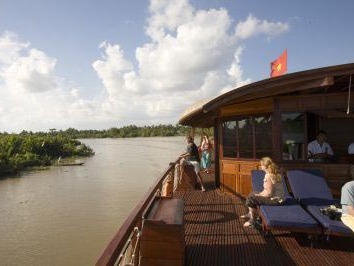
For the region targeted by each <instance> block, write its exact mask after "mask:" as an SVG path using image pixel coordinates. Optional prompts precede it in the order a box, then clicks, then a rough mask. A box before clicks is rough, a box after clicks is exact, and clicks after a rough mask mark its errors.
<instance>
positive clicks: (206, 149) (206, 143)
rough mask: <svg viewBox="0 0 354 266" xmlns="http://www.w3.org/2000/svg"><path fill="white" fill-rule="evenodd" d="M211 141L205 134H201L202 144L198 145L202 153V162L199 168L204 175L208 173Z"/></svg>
mask: <svg viewBox="0 0 354 266" xmlns="http://www.w3.org/2000/svg"><path fill="white" fill-rule="evenodd" d="M211 148H212V145H211V141H210V140H209V137H208V135H207V134H205V133H204V134H203V136H202V144H201V145H200V149H201V151H202V160H201V167H202V168H203V169H204V173H207V174H209V173H210V166H211Z"/></svg>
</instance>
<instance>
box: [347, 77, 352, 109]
mask: <svg viewBox="0 0 354 266" xmlns="http://www.w3.org/2000/svg"><path fill="white" fill-rule="evenodd" d="M351 87H352V75H350V77H349V89H348V108H347V115H349V113H350V90H351Z"/></svg>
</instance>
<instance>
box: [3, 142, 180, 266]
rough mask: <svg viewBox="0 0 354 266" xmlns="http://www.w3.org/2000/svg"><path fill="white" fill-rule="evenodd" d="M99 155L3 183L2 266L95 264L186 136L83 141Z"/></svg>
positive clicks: (174, 155) (9, 179)
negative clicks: (76, 164)
mask: <svg viewBox="0 0 354 266" xmlns="http://www.w3.org/2000/svg"><path fill="white" fill-rule="evenodd" d="M83 142H84V143H85V144H88V145H89V146H90V147H92V148H93V150H94V151H95V153H96V154H95V156H92V157H89V158H85V159H84V160H85V163H84V165H82V166H60V167H51V168H50V169H48V170H42V171H30V172H24V173H21V174H20V175H18V176H16V177H11V178H7V179H1V180H0V265H6V266H11V265H36V266H37V265H94V263H95V262H96V260H97V259H98V257H99V256H100V254H101V253H102V251H103V250H104V248H105V246H106V245H107V244H108V243H109V242H110V240H111V239H112V238H113V236H114V234H115V233H116V231H117V229H118V228H119V226H120V225H121V224H122V222H123V221H124V219H125V218H126V217H127V215H128V214H129V213H130V211H131V210H132V208H133V207H134V206H135V205H136V204H137V203H138V201H139V200H140V199H141V197H142V196H143V195H145V193H146V192H147V190H148V188H149V187H150V186H151V185H152V184H153V182H154V181H155V180H156V179H157V178H158V177H160V176H161V174H162V173H163V172H164V170H166V168H167V166H168V163H169V162H172V161H174V160H175V159H176V158H177V156H178V155H179V154H180V153H181V152H183V151H184V147H185V143H184V142H183V137H156V138H133V139H86V140H83Z"/></svg>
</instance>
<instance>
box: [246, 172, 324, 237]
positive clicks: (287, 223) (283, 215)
mask: <svg viewBox="0 0 354 266" xmlns="http://www.w3.org/2000/svg"><path fill="white" fill-rule="evenodd" d="M264 175H265V172H264V171H262V170H252V171H251V177H252V190H253V191H254V192H260V191H262V190H263V179H264ZM283 184H284V193H285V203H284V204H283V205H281V206H268V205H261V206H260V207H259V209H258V212H259V214H260V216H261V218H262V229H263V230H264V231H265V232H266V233H267V232H269V231H270V230H272V229H278V230H284V231H290V232H303V233H308V234H309V235H310V236H315V235H317V234H318V233H320V226H319V224H318V222H317V221H316V220H315V219H314V218H313V217H312V216H311V215H310V214H309V213H307V212H306V211H305V210H304V208H302V207H301V206H300V204H299V203H298V202H297V201H296V200H295V199H294V198H293V197H292V196H291V195H290V194H289V192H288V189H287V187H286V184H285V182H283ZM311 244H312V243H311Z"/></svg>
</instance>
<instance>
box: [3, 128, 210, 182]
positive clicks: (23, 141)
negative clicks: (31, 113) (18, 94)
mask: <svg viewBox="0 0 354 266" xmlns="http://www.w3.org/2000/svg"><path fill="white" fill-rule="evenodd" d="M190 131H191V130H190V127H186V126H181V125H171V124H170V125H153V126H142V127H139V126H135V125H129V126H124V127H121V128H116V127H113V128H110V129H105V130H78V129H75V128H68V129H66V130H56V129H55V128H51V129H49V130H48V132H32V131H26V130H23V131H22V132H21V133H19V134H14V133H7V132H3V133H1V132H0V176H5V175H10V174H14V173H17V172H19V171H21V170H23V169H26V168H28V167H36V166H49V165H51V164H53V162H56V161H57V160H58V158H59V157H61V158H66V157H74V156H91V155H93V154H94V151H93V150H92V149H91V148H90V147H88V146H86V145H85V144H83V143H82V142H80V141H79V140H78V139H85V138H134V137H167V136H185V135H188V134H189V133H190ZM202 132H209V133H211V130H210V129H206V131H205V130H202V129H197V130H196V134H202Z"/></svg>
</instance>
